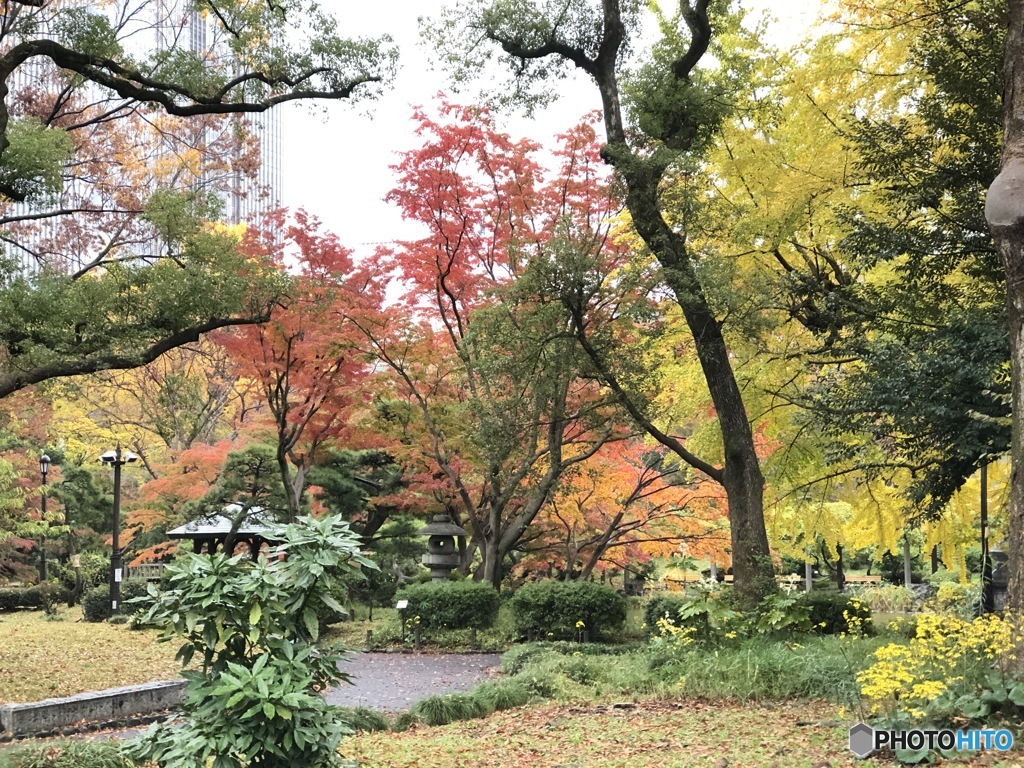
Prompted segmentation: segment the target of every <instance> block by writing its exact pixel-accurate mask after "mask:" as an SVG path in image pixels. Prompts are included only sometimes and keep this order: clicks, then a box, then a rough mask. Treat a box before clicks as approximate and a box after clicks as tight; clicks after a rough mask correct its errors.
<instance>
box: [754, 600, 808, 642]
mask: <svg viewBox="0 0 1024 768" xmlns="http://www.w3.org/2000/svg"><path fill="white" fill-rule="evenodd" d="M751 624H752V628H753V631H754V632H755V633H757V634H759V635H771V634H777V633H780V632H807V631H809V630H810V629H811V628H812V623H811V606H810V605H809V604H808V603H807V601H806V600H804V599H802V598H801V595H799V594H796V593H784V592H778V593H776V594H773V595H768V596H767V597H765V598H764V599H763V600H762V601H761V602H760V603H759V604H758V606H757V611H756V612H755V613H754V615H753V616H752V617H751Z"/></svg>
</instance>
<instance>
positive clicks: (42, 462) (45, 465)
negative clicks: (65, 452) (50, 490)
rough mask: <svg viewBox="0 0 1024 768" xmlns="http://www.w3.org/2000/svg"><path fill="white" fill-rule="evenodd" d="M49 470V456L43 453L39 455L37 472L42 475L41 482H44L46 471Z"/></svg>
mask: <svg viewBox="0 0 1024 768" xmlns="http://www.w3.org/2000/svg"><path fill="white" fill-rule="evenodd" d="M49 471H50V457H49V456H47V455H46V454H45V453H44V454H43V455H42V456H40V457H39V472H40V474H42V476H43V482H44V483H45V482H46V473H47V472H49Z"/></svg>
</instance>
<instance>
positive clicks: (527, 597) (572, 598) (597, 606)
mask: <svg viewBox="0 0 1024 768" xmlns="http://www.w3.org/2000/svg"><path fill="white" fill-rule="evenodd" d="M511 605H512V615H513V617H514V620H515V627H516V630H517V631H518V632H521V633H523V634H534V635H536V636H537V637H541V638H543V637H550V638H552V639H559V640H569V639H577V638H579V636H580V634H581V629H585V630H587V631H588V632H589V633H590V635H591V637H593V638H597V637H600V636H602V635H603V634H607V633H608V632H609V631H611V630H613V629H616V628H618V627H621V626H622V624H623V622H625V620H626V600H625V598H623V597H622V596H621V595H619V594H618V593H617V592H616V591H615V590H614V589H612V588H611V587H606V586H604V585H602V584H595V583H593V582H589V581H538V582H534V583H531V584H525V585H524V586H522V587H520V588H519V589H518V590H516V593H515V594H514V595H513V596H512V601H511ZM578 622H582V623H583V626H582V627H581V626H579V624H578Z"/></svg>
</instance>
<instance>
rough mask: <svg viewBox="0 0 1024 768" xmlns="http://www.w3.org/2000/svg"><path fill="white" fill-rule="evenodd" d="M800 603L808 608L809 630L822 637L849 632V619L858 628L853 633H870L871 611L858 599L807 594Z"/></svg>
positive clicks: (821, 593) (814, 593)
mask: <svg viewBox="0 0 1024 768" xmlns="http://www.w3.org/2000/svg"><path fill="white" fill-rule="evenodd" d="M801 602H802V603H803V604H804V605H806V606H808V607H809V608H810V616H809V619H810V622H811V628H812V629H813V631H815V632H819V633H821V634H823V635H838V634H839V633H841V632H849V631H850V630H851V627H850V621H849V620H850V619H855V620H856V621H855V623H857V624H859V626H855V627H853V629H854V630H855V631H857V630H859V631H861V632H870V631H871V611H870V610H869V609H868V607H867V605H865V604H864V603H863V602H862V601H861V600H860V599H858V598H856V597H850V596H849V595H844V594H842V593H840V592H826V591H824V590H822V591H820V592H807V593H805V594H804V595H802V596H801Z"/></svg>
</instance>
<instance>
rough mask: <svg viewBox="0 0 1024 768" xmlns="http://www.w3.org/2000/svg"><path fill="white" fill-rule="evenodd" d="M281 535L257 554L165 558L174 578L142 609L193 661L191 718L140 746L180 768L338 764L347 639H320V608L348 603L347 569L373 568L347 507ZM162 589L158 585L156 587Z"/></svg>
mask: <svg viewBox="0 0 1024 768" xmlns="http://www.w3.org/2000/svg"><path fill="white" fill-rule="evenodd" d="M268 538H270V539H272V540H275V541H280V542H282V543H281V544H280V546H278V547H276V548H275V549H274V550H273V551H272V552H271V553H270V555H269V556H268V555H266V554H263V555H261V556H260V558H259V559H258V560H257V561H256V562H252V561H251V560H250V559H249V558H248V557H247V556H245V555H239V556H236V557H227V556H225V555H223V554H216V555H195V554H191V555H188V556H186V557H185V558H182V559H181V560H179V561H178V562H176V563H174V564H172V565H170V566H168V571H169V574H168V578H167V586H165V587H164V588H163V589H162V590H160V592H159V593H158V594H154V597H155V599H156V602H155V604H154V605H153V606H152V608H150V609H149V611H148V612H147V613H146V615H145V616H144V617H143V619H142V620H143V622H144V623H146V624H154V625H157V626H160V627H162V628H163V630H162V632H163V637H164V639H173V638H178V639H180V640H183V641H184V642H183V644H182V646H181V648H180V649H179V651H178V658H179V659H180V660H181V661H182V663H183V664H188V663H189V662H191V661H193V660H194V661H195V662H196V667H197V668H195V669H186V670H185V671H183V672H182V674H183V676H184V677H185V678H186V679H187V680H188V688H187V697H186V701H185V703H184V706H183V710H184V714H185V717H184V722H183V723H182V724H180V725H177V724H161V725H158V726H155V727H153V728H151V729H150V730H149V732H148V733H147V734H146V735H145V736H144V737H143V738H142V739H141V740H140V741H139V742H138V743H137V744H136V745H135V748H134V756H135V757H136V758H137V759H139V760H140V761H145V760H150V761H153V762H155V763H157V764H158V765H160V766H174V768H257V767H259V768H294V767H295V766H302V768H331V767H332V766H335V765H337V764H338V760H339V758H338V754H337V747H338V743H339V741H340V739H341V737H342V736H343V735H344V734H345V733H346V732H348V729H347V728H346V726H345V725H344V722H343V720H342V719H341V718H339V716H338V713H337V711H336V710H335V708H334V707H331V706H329V705H328V704H326V703H325V702H324V700H323V697H322V693H323V691H324V690H325V689H326V688H328V687H329V686H331V685H334V684H337V683H341V682H347V680H348V678H347V676H346V675H345V674H344V673H342V672H341V671H340V670H339V669H338V663H339V662H341V661H343V660H344V659H345V654H344V651H343V649H341V648H339V647H331V648H321V647H318V645H317V639H318V638H319V635H320V620H319V615H320V613H321V612H322V610H323V609H325V608H328V609H331V610H333V611H338V612H344V608H343V607H342V606H341V605H340V604H338V602H337V601H336V600H335V599H334V598H333V597H331V593H332V591H334V590H335V589H336V588H337V586H338V583H339V581H340V580H341V579H343V578H344V577H345V576H346V575H350V574H352V573H354V572H355V571H356V570H358V569H359V567H360V566H364V567H371V568H372V567H374V566H373V564H372V563H371V562H370V561H369V560H367V559H365V558H364V557H362V555H360V553H359V539H358V537H357V536H356V534H354V533H353V532H352V531H351V530H350V529H349V527H348V524H347V523H346V522H344V521H343V520H341V519H340V518H339V517H334V516H327V517H321V518H319V519H313V518H310V517H302V518H299V519H298V520H297V521H296V522H295V523H293V524H290V525H287V526H280V527H278V528H276V529H274V530H273V531H272V532H271V534H270V535H269V537H268ZM153 592H154V593H156V590H153Z"/></svg>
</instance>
